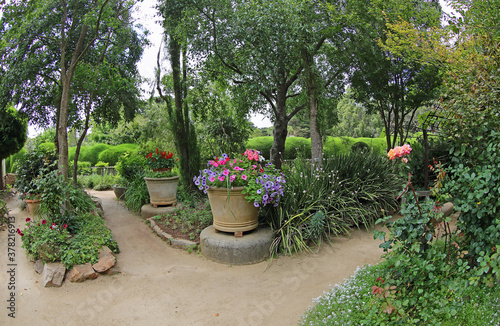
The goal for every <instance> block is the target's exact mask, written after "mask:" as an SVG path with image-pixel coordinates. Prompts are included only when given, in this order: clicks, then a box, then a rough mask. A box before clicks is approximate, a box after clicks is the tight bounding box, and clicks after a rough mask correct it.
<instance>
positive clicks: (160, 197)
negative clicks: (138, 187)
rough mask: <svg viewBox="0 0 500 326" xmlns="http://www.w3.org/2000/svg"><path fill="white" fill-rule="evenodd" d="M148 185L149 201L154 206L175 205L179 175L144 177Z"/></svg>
mask: <svg viewBox="0 0 500 326" xmlns="http://www.w3.org/2000/svg"><path fill="white" fill-rule="evenodd" d="M144 180H145V181H146V185H147V186H148V191H149V197H150V203H151V204H152V205H153V206H154V207H158V206H162V205H164V206H167V205H175V204H176V203H177V185H178V183H179V176H175V177H170V178H146V177H145V178H144Z"/></svg>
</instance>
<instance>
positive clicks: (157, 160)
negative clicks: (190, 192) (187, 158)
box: [146, 148, 178, 172]
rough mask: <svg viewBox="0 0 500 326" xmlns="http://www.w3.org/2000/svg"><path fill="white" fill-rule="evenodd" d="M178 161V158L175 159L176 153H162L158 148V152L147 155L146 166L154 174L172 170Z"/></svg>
mask: <svg viewBox="0 0 500 326" xmlns="http://www.w3.org/2000/svg"><path fill="white" fill-rule="evenodd" d="M177 160H178V159H177V158H174V153H171V152H169V151H168V152H167V151H162V150H160V149H159V148H156V152H154V151H151V152H149V154H146V164H147V166H148V167H149V168H151V169H152V170H153V171H154V172H163V171H170V170H172V168H173V167H174V166H175V162H177Z"/></svg>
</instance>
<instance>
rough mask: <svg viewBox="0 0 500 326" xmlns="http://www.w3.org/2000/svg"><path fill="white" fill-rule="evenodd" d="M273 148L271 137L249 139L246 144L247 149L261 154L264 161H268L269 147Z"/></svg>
mask: <svg viewBox="0 0 500 326" xmlns="http://www.w3.org/2000/svg"><path fill="white" fill-rule="evenodd" d="M272 146H273V137H271V136H265V137H255V138H251V139H249V140H248V142H247V148H250V149H256V150H258V151H259V152H261V153H262V155H263V156H264V157H265V159H266V160H269V159H270V157H271V156H270V155H271V147H272Z"/></svg>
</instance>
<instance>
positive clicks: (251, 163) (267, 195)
mask: <svg viewBox="0 0 500 326" xmlns="http://www.w3.org/2000/svg"><path fill="white" fill-rule="evenodd" d="M193 181H194V183H195V185H196V186H198V188H199V189H200V190H203V192H205V193H207V194H208V199H209V202H210V206H211V208H212V215H213V218H214V224H213V225H214V228H215V229H216V230H219V231H225V232H234V234H235V236H242V235H243V231H250V230H253V229H255V228H257V226H258V215H259V210H258V209H259V207H263V206H266V205H274V206H277V205H278V201H279V199H280V198H281V196H283V191H284V184H285V178H284V176H283V174H282V173H281V172H279V171H278V170H276V169H275V168H274V167H273V165H272V164H265V165H264V166H263V164H262V162H261V156H260V155H259V152H258V151H256V150H251V149H247V150H246V151H245V152H244V153H242V154H240V155H236V156H234V157H230V156H229V155H227V154H223V155H222V156H221V157H220V158H219V157H216V158H215V159H214V160H210V161H209V162H208V163H207V168H206V169H203V170H201V171H200V174H199V176H197V177H194V179H193Z"/></svg>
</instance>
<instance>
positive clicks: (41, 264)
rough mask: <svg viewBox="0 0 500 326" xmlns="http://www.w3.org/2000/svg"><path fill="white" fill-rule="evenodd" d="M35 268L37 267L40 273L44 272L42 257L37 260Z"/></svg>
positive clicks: (36, 270)
mask: <svg viewBox="0 0 500 326" xmlns="http://www.w3.org/2000/svg"><path fill="white" fill-rule="evenodd" d="M33 268H34V269H35V272H37V273H38V274H42V272H43V261H41V260H40V259H38V260H37V261H36V262H35V265H34V266H33Z"/></svg>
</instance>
